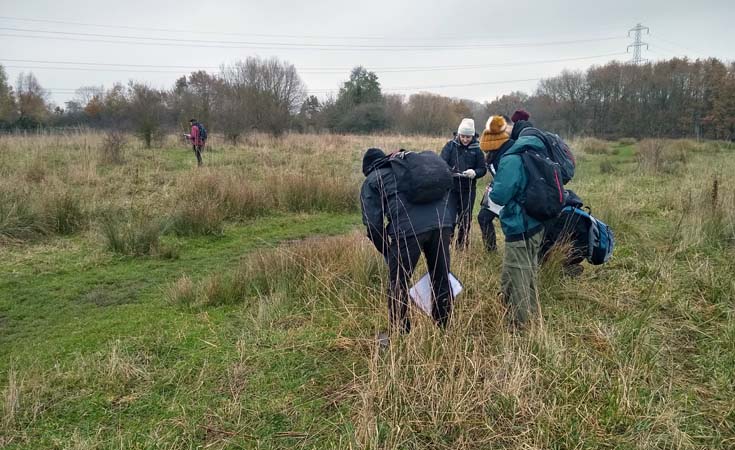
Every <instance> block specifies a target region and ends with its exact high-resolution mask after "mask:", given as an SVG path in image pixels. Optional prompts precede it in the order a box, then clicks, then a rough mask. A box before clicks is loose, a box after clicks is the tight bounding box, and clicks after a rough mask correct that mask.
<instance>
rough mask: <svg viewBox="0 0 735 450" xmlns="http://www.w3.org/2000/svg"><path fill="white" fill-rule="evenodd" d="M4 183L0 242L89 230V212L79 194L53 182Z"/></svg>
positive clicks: (0, 205) (21, 240)
mask: <svg viewBox="0 0 735 450" xmlns="http://www.w3.org/2000/svg"><path fill="white" fill-rule="evenodd" d="M14 181H15V180H9V181H8V182H7V183H4V186H2V187H3V189H5V191H4V192H3V195H2V196H0V242H5V243H11V242H16V243H19V242H24V241H33V240H38V239H41V238H43V237H46V236H49V235H52V234H58V235H69V234H73V233H75V232H77V231H79V230H82V229H84V228H86V226H87V221H88V212H87V211H86V210H85V208H84V206H83V204H82V203H83V201H82V199H81V198H80V196H79V194H77V193H76V192H74V191H73V190H72V189H70V188H68V187H66V186H61V185H58V184H54V183H44V184H42V185H41V186H35V185H27V184H22V183H21V184H14V183H13V182H14Z"/></svg>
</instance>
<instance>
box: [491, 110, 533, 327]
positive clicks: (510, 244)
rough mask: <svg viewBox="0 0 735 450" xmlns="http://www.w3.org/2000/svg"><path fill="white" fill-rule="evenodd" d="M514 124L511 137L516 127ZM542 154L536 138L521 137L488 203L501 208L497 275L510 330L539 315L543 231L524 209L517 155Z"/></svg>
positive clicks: (500, 167) (505, 159)
mask: <svg viewBox="0 0 735 450" xmlns="http://www.w3.org/2000/svg"><path fill="white" fill-rule="evenodd" d="M524 122H525V121H523V120H520V121H519V122H516V124H515V126H514V128H513V134H515V132H516V129H515V128H516V127H518V124H519V123H520V124H523V123H524ZM523 151H534V152H538V153H540V154H544V153H545V152H546V149H545V147H544V144H543V142H541V140H540V139H539V138H537V137H535V136H523V137H520V138H519V139H518V140H517V141H515V143H513V145H512V146H511V147H510V148H509V149H507V150H506V151H505V154H504V155H503V157H502V158H501V159H500V162H499V164H498V168H497V173H496V174H495V179H494V180H493V187H492V191H491V192H490V200H492V201H493V202H494V203H497V204H498V205H501V206H503V209H502V210H501V211H500V226H501V228H502V229H503V234H505V255H504V257H503V268H502V271H501V275H500V280H501V287H502V295H503V301H504V302H505V304H506V306H507V307H508V319H509V322H510V324H511V326H512V327H514V328H519V329H520V328H524V327H525V326H526V325H527V324H528V322H529V321H530V320H531V318H532V317H533V316H535V315H537V314H538V310H539V304H538V293H537V289H536V284H537V276H538V256H539V248H540V246H541V241H542V239H543V234H544V233H543V230H544V227H543V225H542V224H541V222H540V221H539V220H536V219H534V218H533V217H531V216H530V215H529V214H528V213H527V212H526V209H525V207H524V200H525V198H526V192H525V189H526V185H527V183H528V176H527V174H526V170H525V167H524V163H523V159H522V158H521V155H520V154H519V153H521V152H523Z"/></svg>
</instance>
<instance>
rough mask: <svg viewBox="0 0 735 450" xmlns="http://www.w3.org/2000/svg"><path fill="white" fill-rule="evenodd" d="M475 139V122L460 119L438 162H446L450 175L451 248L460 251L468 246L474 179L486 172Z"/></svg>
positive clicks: (474, 187) (475, 183)
mask: <svg viewBox="0 0 735 450" xmlns="http://www.w3.org/2000/svg"><path fill="white" fill-rule="evenodd" d="M477 138H478V135H477V133H475V121H474V120H473V119H469V118H464V119H462V121H461V122H460V124H459V127H457V132H456V133H454V138H453V139H452V140H450V141H449V142H447V143H446V145H445V146H444V148H443V149H442V152H441V157H442V159H443V160H444V161H446V162H447V164H448V165H449V168H450V169H451V171H452V173H453V174H454V186H453V187H452V191H451V192H450V194H449V201H450V202H453V203H454V205H455V206H456V209H457V234H456V236H455V237H456V239H455V245H456V246H457V248H460V249H461V248H466V247H467V246H468V245H469V243H470V225H471V224H472V208H473V206H474V204H475V191H476V186H477V179H478V178H482V177H483V176H484V175H485V173H486V172H487V169H486V168H485V157H484V155H483V154H482V151H481V150H480V143H479V142H478V140H477ZM453 234H454V233H453Z"/></svg>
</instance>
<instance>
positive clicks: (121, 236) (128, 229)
mask: <svg viewBox="0 0 735 450" xmlns="http://www.w3.org/2000/svg"><path fill="white" fill-rule="evenodd" d="M165 230H166V224H165V223H164V222H162V221H160V220H150V219H148V218H146V217H143V216H141V215H135V217H117V216H113V215H106V216H104V217H103V218H102V219H101V221H100V231H101V233H102V236H103V238H104V240H105V245H106V247H107V249H108V250H110V251H112V252H115V253H119V254H121V255H128V256H162V257H172V256H173V251H172V250H171V249H168V248H166V247H165V246H163V245H162V244H161V236H162V234H163V233H164V231H165Z"/></svg>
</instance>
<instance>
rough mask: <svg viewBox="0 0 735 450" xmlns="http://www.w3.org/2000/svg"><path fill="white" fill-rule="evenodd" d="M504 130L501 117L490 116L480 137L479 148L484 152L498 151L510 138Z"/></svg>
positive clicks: (504, 126) (503, 120) (505, 126)
mask: <svg viewBox="0 0 735 450" xmlns="http://www.w3.org/2000/svg"><path fill="white" fill-rule="evenodd" d="M506 128H507V124H506V123H505V119H504V118H503V116H490V118H489V119H487V124H486V125H485V130H484V131H483V132H482V136H481V137H480V148H481V149H482V150H483V151H486V152H489V151H493V150H497V149H499V148H500V146H501V145H503V144H504V143H505V141H507V140H508V139H509V138H510V136H508V132H507V131H506Z"/></svg>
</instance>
